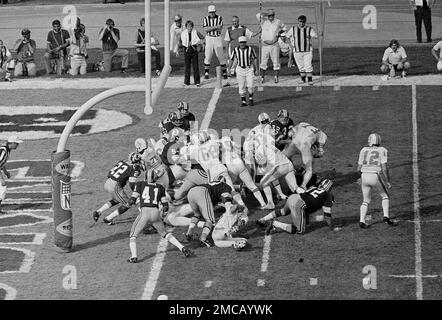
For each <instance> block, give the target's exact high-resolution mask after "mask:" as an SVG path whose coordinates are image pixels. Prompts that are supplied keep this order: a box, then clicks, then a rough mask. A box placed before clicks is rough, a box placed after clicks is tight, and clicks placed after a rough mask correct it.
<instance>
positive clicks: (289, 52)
mask: <svg viewBox="0 0 442 320" xmlns="http://www.w3.org/2000/svg"><path fill="white" fill-rule="evenodd" d="M278 44H279V51H280V53H279V57H280V58H281V57H287V58H288V59H289V60H288V62H287V66H288V67H289V68H291V67H292V64H293V63H292V61H293V47H292V44H291V43H290V40H289V39H288V38H287V34H286V33H285V32H283V33H281V35H280V36H279V39H278Z"/></svg>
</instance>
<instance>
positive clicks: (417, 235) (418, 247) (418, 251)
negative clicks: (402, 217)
mask: <svg viewBox="0 0 442 320" xmlns="http://www.w3.org/2000/svg"><path fill="white" fill-rule="evenodd" d="M411 99H412V123H413V202H414V221H415V222H416V223H415V224H414V239H415V258H416V263H415V269H416V298H417V300H422V299H423V284H422V241H421V223H420V220H421V217H420V203H419V164H418V147H417V100H416V85H412V86H411Z"/></svg>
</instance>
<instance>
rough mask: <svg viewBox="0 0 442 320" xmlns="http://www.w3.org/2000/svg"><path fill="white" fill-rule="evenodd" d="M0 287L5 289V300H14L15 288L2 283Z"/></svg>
mask: <svg viewBox="0 0 442 320" xmlns="http://www.w3.org/2000/svg"><path fill="white" fill-rule="evenodd" d="M0 289H3V290H5V291H6V297H5V300H15V297H16V296H17V290H15V289H14V288H13V287H10V286H8V285H7V284H4V283H0Z"/></svg>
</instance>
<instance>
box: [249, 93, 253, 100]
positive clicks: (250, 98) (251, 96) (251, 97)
mask: <svg viewBox="0 0 442 320" xmlns="http://www.w3.org/2000/svg"><path fill="white" fill-rule="evenodd" d="M249 100H253V92H249Z"/></svg>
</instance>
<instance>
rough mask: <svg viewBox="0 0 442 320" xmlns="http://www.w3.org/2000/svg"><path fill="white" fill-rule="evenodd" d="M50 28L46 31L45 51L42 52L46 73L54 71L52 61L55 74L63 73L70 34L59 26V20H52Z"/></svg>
mask: <svg viewBox="0 0 442 320" xmlns="http://www.w3.org/2000/svg"><path fill="white" fill-rule="evenodd" d="M52 28H53V29H52V30H51V31H49V33H48V37H47V44H46V53H45V54H44V60H45V67H46V74H52V73H54V72H53V65H52V63H55V65H56V70H57V74H58V75H61V74H63V73H64V71H65V64H66V63H67V58H68V54H67V47H68V46H69V42H70V35H69V32H68V31H67V30H64V29H62V28H61V22H60V20H54V21H52Z"/></svg>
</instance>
